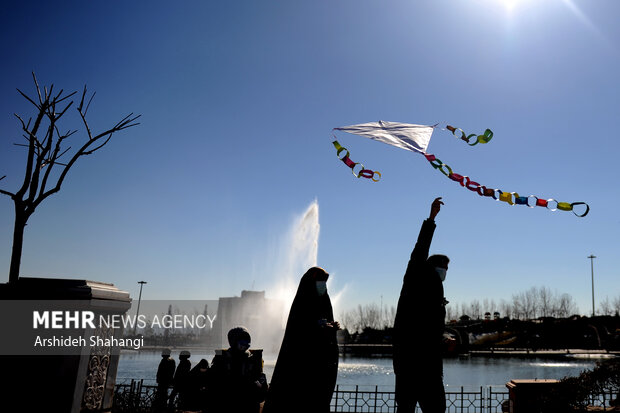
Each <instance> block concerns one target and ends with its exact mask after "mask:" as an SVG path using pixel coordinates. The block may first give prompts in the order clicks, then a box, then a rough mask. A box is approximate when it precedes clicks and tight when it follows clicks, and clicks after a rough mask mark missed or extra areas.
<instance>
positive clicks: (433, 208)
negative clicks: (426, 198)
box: [428, 197, 443, 220]
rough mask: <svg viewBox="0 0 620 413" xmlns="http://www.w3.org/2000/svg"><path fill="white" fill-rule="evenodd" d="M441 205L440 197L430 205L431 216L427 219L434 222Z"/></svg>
mask: <svg viewBox="0 0 620 413" xmlns="http://www.w3.org/2000/svg"><path fill="white" fill-rule="evenodd" d="M442 205H443V202H442V201H441V197H438V198H435V200H434V201H433V203H432V204H431V214H430V215H429V216H428V217H429V218H430V219H432V220H435V217H436V216H437V214H438V213H439V210H440V209H441V206H442Z"/></svg>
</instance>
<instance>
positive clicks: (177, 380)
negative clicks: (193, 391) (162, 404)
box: [168, 350, 192, 410]
mask: <svg viewBox="0 0 620 413" xmlns="http://www.w3.org/2000/svg"><path fill="white" fill-rule="evenodd" d="M190 357H191V353H190V352H189V351H187V350H183V351H181V354H179V365H178V366H177V369H176V371H175V372H174V378H173V386H174V387H173V388H172V393H170V397H169V399H168V407H169V409H172V408H174V404H175V400H174V398H175V397H176V396H177V394H178V395H179V400H178V402H177V405H178V407H179V408H180V409H181V410H184V408H185V404H186V403H187V390H188V384H189V382H188V381H189V372H190V370H191V368H192V362H191V361H189V358H190Z"/></svg>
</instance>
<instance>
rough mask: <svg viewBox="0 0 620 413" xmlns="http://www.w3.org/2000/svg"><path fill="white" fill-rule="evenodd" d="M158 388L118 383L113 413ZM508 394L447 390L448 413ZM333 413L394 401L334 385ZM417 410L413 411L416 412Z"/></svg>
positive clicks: (476, 409) (375, 409) (146, 408)
mask: <svg viewBox="0 0 620 413" xmlns="http://www.w3.org/2000/svg"><path fill="white" fill-rule="evenodd" d="M156 390H157V386H153V385H146V384H144V380H131V382H130V383H124V384H117V385H116V386H115V391H114V407H113V409H112V412H113V413H130V412H131V413H142V412H150V409H151V406H152V404H153V401H154V400H155V394H156ZM507 400H508V391H507V390H505V391H498V390H496V389H494V388H493V387H492V386H489V387H480V390H476V391H465V390H464V387H461V388H460V389H459V390H456V391H452V390H448V391H446V412H447V413H501V412H502V405H504V404H505V402H506V403H507ZM330 410H331V411H332V412H334V413H394V412H395V411H396V400H395V394H394V390H393V389H390V390H380V387H379V386H347V385H337V386H336V388H335V389H334V395H333V397H332V402H331V409H330ZM419 411H420V410H419V408H416V412H419Z"/></svg>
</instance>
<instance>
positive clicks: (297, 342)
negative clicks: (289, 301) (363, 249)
mask: <svg viewBox="0 0 620 413" xmlns="http://www.w3.org/2000/svg"><path fill="white" fill-rule="evenodd" d="M328 277H329V274H327V272H325V270H324V269H322V268H319V267H313V268H310V269H309V270H308V271H307V272H306V273H305V274H304V276H303V277H302V278H301V281H300V282H299V288H298V289H297V295H295V299H294V300H293V305H292V306H291V311H290V313H289V316H288V321H287V323H286V330H285V332H284V338H283V339H282V346H281V347H280V354H279V355H278V360H277V362H276V366H275V369H274V371H273V376H272V378H271V384H270V387H269V392H268V393H267V400H266V401H265V406H264V409H263V413H281V412H291V411H297V412H312V413H328V412H329V405H330V402H331V399H332V394H333V392H334V386H335V385H336V376H337V375H338V342H337V340H336V332H337V331H338V330H339V329H340V324H339V323H338V322H337V321H334V313H333V310H332V303H331V301H330V299H329V295H327V278H328Z"/></svg>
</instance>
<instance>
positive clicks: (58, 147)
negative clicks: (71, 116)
mask: <svg viewBox="0 0 620 413" xmlns="http://www.w3.org/2000/svg"><path fill="white" fill-rule="evenodd" d="M32 78H33V80H34V84H35V87H36V92H37V94H36V96H35V97H33V98H31V97H29V96H28V95H26V94H25V93H23V92H22V91H21V90H19V89H17V91H18V92H19V93H20V94H21V95H22V96H23V97H24V98H25V99H26V100H27V101H28V102H30V103H31V104H32V105H33V106H34V107H35V108H36V116H35V117H34V121H33V119H32V118H30V119H28V121H27V122H26V121H24V120H23V118H22V117H20V116H19V115H17V114H15V117H16V118H17V119H18V120H19V122H20V123H21V129H22V132H23V137H24V139H25V140H26V142H25V143H19V144H17V145H19V146H24V147H26V148H28V153H27V158H26V169H25V173H24V180H23V183H22V185H21V187H20V188H19V189H18V190H17V191H16V192H10V191H6V190H2V189H0V193H1V194H4V195H7V196H9V197H11V199H12V200H13V203H14V204H15V226H14V229H13V250H12V253H11V264H10V269H9V283H14V282H16V281H17V280H18V279H19V270H20V265H21V256H22V248H23V243H24V229H25V227H26V224H27V222H28V219H29V218H30V216H31V215H32V214H33V213H34V211H35V210H36V208H37V207H38V206H39V205H40V204H41V202H43V201H44V200H45V199H46V198H48V197H49V196H50V195H53V194H55V193H56V192H58V191H60V188H61V186H62V183H63V182H64V180H65V178H66V176H67V174H68V173H69V171H70V170H71V168H72V167H73V165H74V164H75V163H76V162H77V160H78V159H79V158H81V157H83V156H86V155H91V154H93V153H94V152H96V151H98V150H99V149H101V148H102V147H103V146H105V145H106V144H107V143H108V142H109V141H110V139H111V138H112V135H113V134H114V133H115V132H119V131H121V130H123V129H127V128H130V127H132V126H135V125H138V123H137V122H136V120H137V119H138V118H139V117H140V115H135V116H134V114H133V113H130V114H129V115H127V116H125V117H124V118H122V119H121V120H120V121H118V122H117V123H116V124H114V125H113V126H112V127H110V128H109V129H106V130H104V131H103V132H100V133H94V132H93V131H92V130H91V129H90V127H89V125H88V122H87V120H86V115H87V113H88V108H89V107H90V104H91V102H92V100H93V98H94V96H95V94H94V93H93V94H92V95H91V96H90V98H87V90H86V86H84V90H83V91H82V97H81V99H80V102H79V105H78V107H77V108H76V109H77V112H78V114H79V116H80V118H81V121H82V124H83V126H84V129H85V132H86V135H87V139H85V142H83V143H81V145H78V149H77V150H75V151H74V152H71V147H70V146H69V147H65V145H66V143H67V142H66V141H67V139H68V138H70V137H71V136H72V135H73V134H74V133H76V132H77V130H67V132H61V131H60V128H59V121H60V119H61V118H62V116H63V115H64V114H65V113H66V112H67V110H68V109H69V108H70V107H71V106H72V105H73V101H72V100H71V101H68V99H69V98H71V97H72V96H73V95H75V94H76V93H77V92H72V93H68V94H65V93H64V91H63V90H60V92H58V93H57V94H53V89H54V85H51V86H50V88H49V90H48V89H47V88H46V87H44V88H43V90H41V88H40V87H39V83H38V82H37V78H36V76H35V75H34V73H33V74H32ZM42 92H43V93H42ZM67 102H68V103H67ZM65 155H66V161H65V160H64V159H63V156H65ZM54 168H56V169H54ZM52 170H55V172H54V176H53V177H52V181H54V180H55V183H53V184H51V183H50V177H51V176H52ZM2 178H4V177H2ZM0 180H1V178H0Z"/></svg>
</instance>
